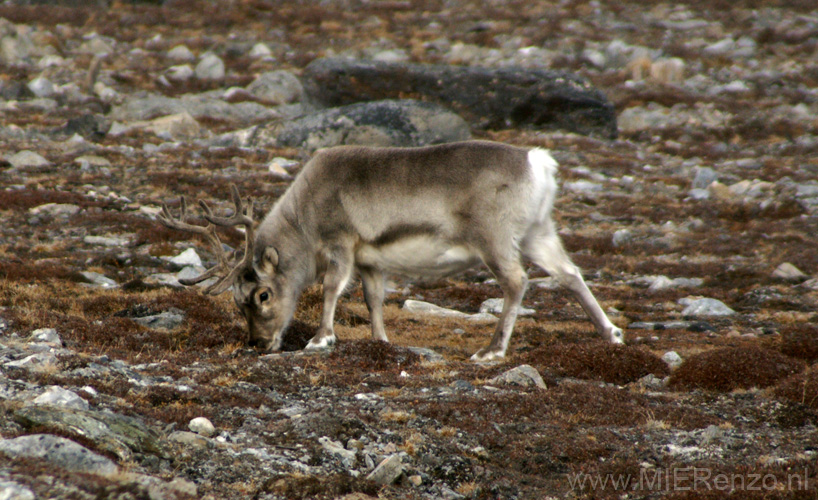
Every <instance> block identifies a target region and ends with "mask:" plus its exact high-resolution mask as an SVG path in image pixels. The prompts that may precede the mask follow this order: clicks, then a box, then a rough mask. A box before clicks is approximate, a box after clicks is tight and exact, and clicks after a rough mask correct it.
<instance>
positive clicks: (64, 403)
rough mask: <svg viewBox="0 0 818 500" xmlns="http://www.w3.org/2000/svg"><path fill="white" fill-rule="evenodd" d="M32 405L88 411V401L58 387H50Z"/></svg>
mask: <svg viewBox="0 0 818 500" xmlns="http://www.w3.org/2000/svg"><path fill="white" fill-rule="evenodd" d="M32 403H33V404H35V405H51V406H61V407H64V408H73V409H75V410H87V409H88V401H86V400H84V399H82V398H81V397H79V396H78V395H77V393H75V392H73V391H69V390H67V389H63V388H62V387H59V386H56V385H50V386H48V387H47V388H46V390H45V392H44V393H42V394H40V395H39V396H37V397H36V398H34V400H32Z"/></svg>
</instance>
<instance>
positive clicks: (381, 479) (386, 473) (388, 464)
mask: <svg viewBox="0 0 818 500" xmlns="http://www.w3.org/2000/svg"><path fill="white" fill-rule="evenodd" d="M401 474H403V463H402V462H401V459H400V455H398V454H394V455H390V456H388V457H387V458H385V459H383V460H382V461H381V463H379V464H378V466H377V467H375V470H373V471H372V472H370V473H369V475H368V476H366V478H367V479H368V480H370V481H375V482H376V483H378V484H383V485H386V486H388V485H390V484H392V483H394V482H395V481H396V480H397V479H398V478H399V477H400V475H401Z"/></svg>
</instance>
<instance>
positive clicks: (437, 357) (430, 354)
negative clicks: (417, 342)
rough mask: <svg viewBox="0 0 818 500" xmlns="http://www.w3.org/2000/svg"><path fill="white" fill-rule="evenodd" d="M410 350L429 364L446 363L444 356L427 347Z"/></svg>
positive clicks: (411, 348)
mask: <svg viewBox="0 0 818 500" xmlns="http://www.w3.org/2000/svg"><path fill="white" fill-rule="evenodd" d="M409 350H410V351H412V352H413V353H415V354H417V355H418V356H420V359H422V360H423V361H425V362H427V363H442V362H445V361H446V358H444V357H443V355H442V354H440V353H439V352H437V351H433V350H432V349H428V348H426V347H410V348H409Z"/></svg>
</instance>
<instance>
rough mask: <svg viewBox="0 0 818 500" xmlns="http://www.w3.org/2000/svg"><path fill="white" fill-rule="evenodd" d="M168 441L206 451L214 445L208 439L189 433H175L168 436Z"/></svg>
mask: <svg viewBox="0 0 818 500" xmlns="http://www.w3.org/2000/svg"><path fill="white" fill-rule="evenodd" d="M168 440H170V441H173V442H174V443H179V444H181V445H185V446H190V447H191V448H196V449H204V448H207V447H209V446H212V445H213V444H212V442H211V441H210V440H209V439H208V438H206V437H204V436H200V435H198V434H196V433H193V432H187V431H174V432H172V433H171V434H170V435H169V436H168Z"/></svg>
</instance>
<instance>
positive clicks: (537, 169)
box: [528, 148, 558, 220]
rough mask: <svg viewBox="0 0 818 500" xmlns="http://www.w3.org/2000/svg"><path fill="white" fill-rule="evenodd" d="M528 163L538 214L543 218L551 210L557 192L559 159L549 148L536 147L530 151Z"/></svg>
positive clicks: (539, 217) (540, 218)
mask: <svg viewBox="0 0 818 500" xmlns="http://www.w3.org/2000/svg"><path fill="white" fill-rule="evenodd" d="M528 164H529V167H530V168H531V182H532V185H533V187H534V197H533V200H534V203H535V206H536V207H537V208H536V216H537V219H538V220H543V219H544V218H545V217H547V216H548V214H549V213H550V212H551V207H552V205H553V204H554V196H556V193H557V181H556V179H555V177H556V175H557V166H558V164H557V160H555V159H554V157H553V156H551V153H549V152H548V150H547V149H540V148H535V149H532V150H531V151H529V152H528Z"/></svg>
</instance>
